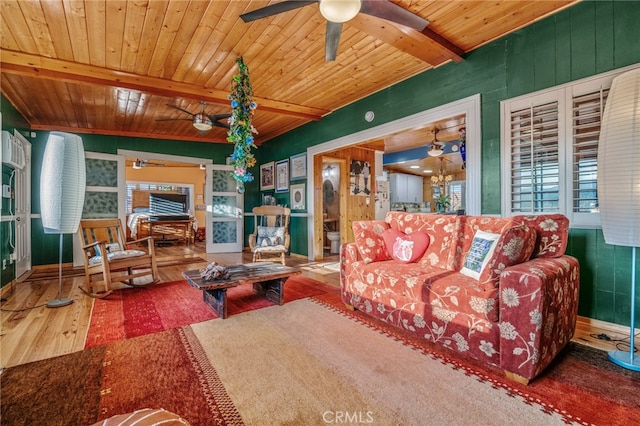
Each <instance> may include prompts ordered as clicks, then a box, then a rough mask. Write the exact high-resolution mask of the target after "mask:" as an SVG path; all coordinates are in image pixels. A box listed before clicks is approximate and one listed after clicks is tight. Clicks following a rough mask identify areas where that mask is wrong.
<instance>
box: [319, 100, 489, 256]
mask: <svg viewBox="0 0 640 426" xmlns="http://www.w3.org/2000/svg"><path fill="white" fill-rule="evenodd" d="M460 114H463V115H464V116H465V123H466V140H467V144H466V167H465V172H466V194H465V195H466V203H465V206H466V209H465V210H466V213H467V214H470V215H479V214H480V213H481V194H480V189H481V186H480V185H481V164H480V159H481V156H480V153H481V143H482V141H481V121H480V114H481V108H480V95H479V94H477V95H473V96H469V97H467V98H463V99H460V100H457V101H454V102H451V103H449V104H446V105H442V106H439V107H436V108H432V109H429V110H425V111H422V112H419V113H416V114H413V115H410V116H407V117H403V118H400V119H398V120H395V121H392V122H388V123H384V124H380V125H378V126H374V127H371V128H368V129H365V130H362V131H360V132H356V133H352V134H350V135H346V136H343V137H340V138H338V139H334V140H331V141H328V142H325V143H321V144H318V145H314V146H312V147H310V148H309V149H308V150H307V155H308V156H309V158H313V161H312V162H310V166H309V169H310V170H308V175H309V176H313V177H314V182H315V185H314V192H313V198H312V200H313V202H314V205H315V208H314V209H313V212H310V216H309V218H308V222H307V226H308V229H309V235H310V238H309V247H308V248H309V250H308V258H309V260H312V261H313V260H317V259H318V258H321V256H322V255H321V253H322V251H323V250H322V229H323V228H322V220H319V218H321V217H322V214H323V210H322V208H318V205H319V204H321V199H322V187H321V185H319V182H322V181H321V180H320V179H321V178H322V175H321V170H322V164H323V162H322V156H323V155H324V154H326V153H330V152H334V151H336V150H339V149H341V148H344V147H348V146H357V145H360V144H365V143H368V142H370V141H375V140H376V139H379V138H382V137H384V136H386V135H390V134H393V133H395V132H401V131H404V130H407V129H411V128H417V127H420V126H427V125H428V124H429V123H432V122H435V121H438V120H443V119H445V118H447V117H452V116H456V115H460ZM372 149H373V148H372ZM345 180H346V179H345ZM345 192H346V191H345ZM344 211H345V210H344V209H342V212H343V213H342V214H344ZM316 218H318V219H316ZM344 222H345V221H341V224H340V227H341V231H346V229H345V223H344ZM342 234H343V235H346V233H345V232H342Z"/></svg>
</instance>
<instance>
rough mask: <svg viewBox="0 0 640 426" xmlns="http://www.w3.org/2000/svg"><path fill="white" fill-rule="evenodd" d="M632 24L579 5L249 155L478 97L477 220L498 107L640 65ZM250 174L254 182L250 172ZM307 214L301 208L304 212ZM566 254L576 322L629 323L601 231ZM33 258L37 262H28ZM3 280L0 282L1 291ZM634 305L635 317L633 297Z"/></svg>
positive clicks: (199, 147) (301, 146) (625, 282)
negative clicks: (571, 261)
mask: <svg viewBox="0 0 640 426" xmlns="http://www.w3.org/2000/svg"><path fill="white" fill-rule="evenodd" d="M638 22H640V2H638V1H633V2H631V1H624V2H623V1H597V2H591V1H586V2H582V3H579V4H577V5H576V6H574V7H572V8H570V9H567V10H565V11H563V12H561V13H559V14H557V15H554V16H551V17H549V18H547V19H545V20H542V21H540V22H538V23H536V24H533V25H531V26H529V27H527V28H524V29H522V30H520V31H518V32H516V33H514V34H512V35H510V36H508V37H504V38H502V39H500V40H497V41H494V42H492V43H490V44H488V45H486V46H483V47H481V48H480V49H477V50H476V51H474V52H471V53H470V54H468V55H467V56H466V57H465V61H464V62H462V63H459V64H455V63H452V64H448V65H445V66H442V67H439V68H437V69H434V70H431V71H428V72H425V73H423V74H420V75H418V76H415V77H413V78H411V79H408V80H406V81H404V82H402V83H400V84H397V85H395V86H392V87H390V88H387V89H385V90H382V91H380V92H378V93H376V94H374V95H372V96H369V97H367V98H365V99H363V100H361V101H359V102H355V103H353V104H351V105H349V106H348V107H346V108H343V109H341V110H339V111H336V112H334V113H333V114H331V115H329V116H327V117H325V118H324V119H323V120H322V121H320V122H312V123H309V124H308V125H305V126H303V127H301V128H298V129H296V130H293V131H291V132H288V133H287V134H285V135H283V136H281V137H278V138H276V139H274V140H272V141H269V142H268V143H267V144H265V145H264V147H263V148H261V149H258V150H257V153H256V157H257V164H262V163H264V162H267V161H277V160H281V159H283V158H288V157H289V156H291V155H294V154H298V153H300V152H304V151H305V150H306V149H307V148H308V147H310V146H314V145H317V144H320V143H324V142H327V141H330V140H333V139H336V138H338V137H342V136H345V135H348V134H350V133H353V132H357V131H360V130H364V129H366V128H368V126H369V125H370V124H369V123H367V122H366V121H364V119H363V116H364V113H365V112H366V111H368V110H373V111H375V113H376V120H375V122H374V123H373V124H372V125H376V126H377V125H380V124H383V123H387V122H390V121H393V120H395V119H398V118H402V117H405V116H407V115H411V114H414V113H417V112H420V111H424V110H427V109H430V108H434V107H437V106H440V105H443V104H446V103H449V102H452V101H455V100H458V99H461V98H465V97H467V96H470V95H474V94H476V93H480V94H481V99H482V106H481V107H482V150H481V161H482V165H481V170H482V183H481V188H482V212H483V214H499V213H500V101H501V100H503V99H507V98H511V97H514V96H518V95H521V94H525V93H530V92H533V91H537V90H541V89H544V88H547V87H551V86H555V85H558V84H562V83H566V82H569V81H573V80H577V79H580V78H583V77H587V76H591V75H595V74H598V73H601V72H605V71H608V70H612V69H616V68H620V67H624V66H626V65H630V64H634V63H638V62H640V43H638V42H637V40H638V37H637V34H638V31H637V23H638ZM4 104H5V102H4V100H3V105H4ZM4 118H5V117H4V114H3V119H4ZM4 125H5V124H3V126H4ZM16 127H20V126H19V125H18V126H16ZM258 130H260V129H258ZM45 138H46V133H39V135H38V136H37V137H36V138H35V141H33V143H34V168H33V170H34V174H33V177H32V180H33V182H34V192H33V193H34V200H33V201H34V209H33V212H34V213H37V212H39V200H37V198H38V195H37V194H38V192H37V188H36V187H35V185H37V183H38V178H39V176H38V172H37V171H38V170H39V164H40V163H39V162H38V163H37V164H36V157H38V161H40V162H41V156H42V152H43V149H44V141H45V140H46V139H45ZM83 139H85V149H86V150H91V151H101V152H111V153H113V152H116V150H117V149H118V148H125V149H136V150H150V151H155V152H160V153H167V154H177V155H188V156H194V157H202V158H212V159H214V161H215V162H216V163H223V162H224V159H225V158H226V156H227V155H228V154H229V152H230V151H229V148H228V146H225V145H211V146H209V145H206V144H197V143H184V142H178V143H176V142H175V141H158V140H144V139H132V138H116V137H104V136H87V137H85V136H83ZM252 172H253V174H254V175H258V167H255V168H254V169H253V170H252ZM3 179H4V177H3ZM307 191H309V188H307ZM275 196H276V198H277V199H278V202H279V203H282V204H289V194H288V193H283V194H275ZM260 200H261V192H260V191H259V185H258V182H257V181H254V182H253V183H251V184H248V185H247V188H246V193H245V211H250V210H251V207H253V206H255V205H258V204H260ZM311 208H312V206H307V209H308V210H310V209H311ZM302 213H303V214H304V213H305V212H302ZM245 227H246V228H245V229H246V230H247V232H250V231H251V230H252V229H253V224H252V223H251V222H250V221H248V220H246V221H245ZM41 228H42V226H41V224H40V223H39V221H35V220H34V224H33V233H34V237H33V252H34V265H37V264H41V263H55V262H57V258H56V259H53V260H51V259H52V257H51V256H49V255H46V254H45V253H47V252H53V253H57V248H56V249H55V250H52V247H53V246H54V245H53V244H54V243H53V242H50V241H48V240H46V239H44V238H43V235H41V234H38V233H37V230H38V229H41ZM3 229H4V228H3ZM291 234H292V245H291V250H292V252H294V253H298V254H307V243H308V234H307V219H306V217H304V216H298V217H293V218H292V220H291ZM3 235H5V234H3ZM55 247H57V246H55ZM568 252H569V253H570V254H572V255H574V256H576V257H577V258H578V259H579V260H580V264H581V292H580V309H579V312H580V315H583V316H587V317H591V318H596V319H600V320H603V321H609V322H614V323H618V324H625V325H628V324H629V317H630V313H629V310H630V306H629V304H630V300H629V299H630V297H629V294H630V268H631V250H630V249H629V248H625V247H614V246H610V245H607V244H605V243H604V241H603V237H602V232H601V231H600V230H597V229H572V230H571V231H570V241H569V247H568ZM35 256H38V260H37V261H36V259H35ZM65 256H66V258H67V259H70V257H71V255H70V253H69V254H65ZM636 267H638V265H636ZM5 282H7V281H6V279H5V276H4V275H3V276H2V283H5ZM638 299H639V300H638V302H637V306H638V307H639V308H638V310H640V296H638Z"/></svg>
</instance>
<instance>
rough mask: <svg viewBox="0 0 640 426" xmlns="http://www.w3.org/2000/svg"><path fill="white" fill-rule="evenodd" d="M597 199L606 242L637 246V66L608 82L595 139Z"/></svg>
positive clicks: (639, 161) (639, 239)
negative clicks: (597, 133)
mask: <svg viewBox="0 0 640 426" xmlns="http://www.w3.org/2000/svg"><path fill="white" fill-rule="evenodd" d="M598 201H599V203H600V219H601V222H602V232H603V234H604V239H605V241H606V242H607V244H614V245H619V246H629V247H640V68H639V69H635V70H633V71H628V72H625V73H624V74H621V75H619V76H617V77H616V78H615V79H614V80H613V83H612V85H611V89H610V91H609V96H608V98H607V103H606V105H605V109H604V115H603V117H602V126H601V130H600V140H599V141H598Z"/></svg>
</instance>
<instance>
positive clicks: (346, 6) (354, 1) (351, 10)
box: [320, 0, 361, 23]
mask: <svg viewBox="0 0 640 426" xmlns="http://www.w3.org/2000/svg"><path fill="white" fill-rule="evenodd" d="M360 6H361V4H360V0H321V1H320V13H321V14H322V16H324V18H325V19H326V20H327V21H330V22H336V23H342V22H347V21H349V20H351V19H353V18H354V17H355V16H356V15H357V14H358V12H360Z"/></svg>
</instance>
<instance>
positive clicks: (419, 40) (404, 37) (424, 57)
mask: <svg viewBox="0 0 640 426" xmlns="http://www.w3.org/2000/svg"><path fill="white" fill-rule="evenodd" d="M348 24H349V25H351V26H353V27H355V28H357V29H358V30H359V31H362V32H364V33H366V34H369V35H371V36H372V37H375V38H377V39H378V40H381V41H383V42H385V43H386V44H389V45H391V46H393V47H395V48H396V49H398V50H400V51H402V52H405V53H407V54H409V55H411V56H414V57H416V58H418V59H420V60H421V61H423V62H426V63H428V64H430V65H433V66H434V67H436V66H438V65H442V64H443V63H445V62H447V61H454V62H462V61H463V58H462V55H464V50H462V48H460V47H458V46H456V45H455V44H454V43H452V42H451V41H449V40H447V39H446V38H445V37H443V36H441V35H439V34H437V33H435V32H434V31H433V30H431V29H429V27H428V26H427V27H425V28H424V29H423V30H422V31H418V30H414V29H413V28H409V27H405V26H404V25H400V24H396V23H393V22H389V21H386V20H384V19H380V18H376V17H374V16H370V15H365V14H359V15H356V17H355V18H353V19H352V20H350V21H348Z"/></svg>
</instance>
